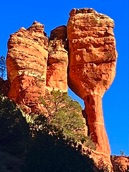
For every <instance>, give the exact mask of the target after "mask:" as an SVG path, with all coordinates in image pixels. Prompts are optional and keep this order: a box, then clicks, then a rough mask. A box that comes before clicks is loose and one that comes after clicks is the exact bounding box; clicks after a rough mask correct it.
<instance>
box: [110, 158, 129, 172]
mask: <svg viewBox="0 0 129 172" xmlns="http://www.w3.org/2000/svg"><path fill="white" fill-rule="evenodd" d="M111 160H112V164H113V169H114V172H128V171H129V157H127V156H112V158H111Z"/></svg>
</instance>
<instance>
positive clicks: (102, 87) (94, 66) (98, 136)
mask: <svg viewBox="0 0 129 172" xmlns="http://www.w3.org/2000/svg"><path fill="white" fill-rule="evenodd" d="M113 28H114V22H113V20H112V19H111V18H109V17H108V16H106V15H103V14H99V13H97V12H96V11H95V10H93V9H73V10H72V11H71V12H70V18H69V21H68V26H67V37H68V43H69V80H68V83H69V87H70V88H71V89H72V90H73V92H75V93H76V94H77V95H78V96H79V97H81V98H82V99H83V100H84V102H85V106H86V107H85V118H86V121H87V125H88V130H89V135H91V138H92V139H93V141H94V142H95V143H96V146H97V151H98V152H101V153H103V154H105V155H107V156H108V157H109V155H110V146H109V142H108V138H107V134H106V131H105V127H104V120H103V112H102V97H103V95H104V93H105V91H106V90H107V89H108V88H109V87H110V85H111V83H112V82H113V80H114V77H115V71H116V58H117V53H116V45H115V38H114V33H113Z"/></svg>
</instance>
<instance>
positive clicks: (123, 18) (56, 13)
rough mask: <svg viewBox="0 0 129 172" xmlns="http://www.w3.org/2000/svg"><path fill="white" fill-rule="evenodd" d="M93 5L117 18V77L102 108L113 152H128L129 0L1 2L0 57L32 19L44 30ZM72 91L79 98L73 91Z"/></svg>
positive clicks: (96, 8) (48, 29) (14, 0)
mask: <svg viewBox="0 0 129 172" xmlns="http://www.w3.org/2000/svg"><path fill="white" fill-rule="evenodd" d="M84 7H89V8H94V9H95V10H96V11H98V12H100V13H103V14H106V15H108V16H110V17H111V18H113V19H114V21H115V29H114V32H115V37H116V43H117V44H116V46H117V51H118V61H117V70H116V72H117V73H116V78H115V80H114V82H113V84H112V86H111V87H110V89H109V90H108V91H107V92H106V94H105V95H104V98H103V110H104V118H105V125H106V130H107V134H108V137H109V142H110V145H111V151H112V154H117V155H119V154H120V151H124V153H125V154H126V155H129V1H128V0H119V1H117V0H88V1H87V0H64V1H63V0H62V1H61V0H54V1H52V0H46V1H43V0H37V1H35V0H22V1H16V0H11V1H9V0H4V1H1V2H0V9H1V10H0V13H1V14H0V56H1V55H4V56H6V53H7V41H8V39H9V35H10V34H12V33H14V32H16V31H17V30H18V29H19V28H20V27H22V26H23V27H25V28H28V27H29V26H30V25H31V24H32V22H33V21H35V20H36V21H39V22H41V23H42V24H44V25H45V32H46V33H47V34H48V35H49V34H50V31H51V30H52V29H54V28H55V27H57V26H60V25H64V24H65V25H66V24H67V21H68V17H69V12H70V10H71V9H72V8H84ZM69 94H70V95H71V96H72V97H73V98H74V99H77V100H78V101H79V102H80V103H81V105H82V106H83V101H82V100H80V99H78V97H76V96H75V95H74V94H73V93H72V92H71V91H69Z"/></svg>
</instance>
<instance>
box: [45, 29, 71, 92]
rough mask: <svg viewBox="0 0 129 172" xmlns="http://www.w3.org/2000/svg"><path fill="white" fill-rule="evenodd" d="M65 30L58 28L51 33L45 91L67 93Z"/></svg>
mask: <svg viewBox="0 0 129 172" xmlns="http://www.w3.org/2000/svg"><path fill="white" fill-rule="evenodd" d="M66 33H67V28H66V26H60V27H57V28H56V29H54V30H52V31H51V35H50V41H49V49H48V51H49V54H48V62H47V78H46V79H47V80H46V86H47V89H50V90H51V89H55V90H62V91H64V92H67V88H68V86H67V85H68V84H67V66H68V52H67V50H66V49H67V41H66V38H67V35H66Z"/></svg>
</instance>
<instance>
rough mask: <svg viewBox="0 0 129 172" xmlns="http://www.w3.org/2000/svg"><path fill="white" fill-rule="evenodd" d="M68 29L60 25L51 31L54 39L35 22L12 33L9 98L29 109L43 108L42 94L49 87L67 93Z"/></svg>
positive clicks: (9, 46)
mask: <svg viewBox="0 0 129 172" xmlns="http://www.w3.org/2000/svg"><path fill="white" fill-rule="evenodd" d="M66 34H67V29H66V26H60V27H58V28H56V29H54V30H53V31H52V32H51V36H50V41H49V39H48V37H47V36H46V34H45V32H44V27H43V25H42V24H40V23H38V22H34V23H33V24H32V26H31V27H29V28H28V29H25V28H21V29H20V30H18V31H17V32H16V33H14V34H12V35H11V36H10V39H9V41H8V54H7V61H6V62H7V75H8V80H9V83H10V90H9V93H8V97H9V98H10V99H12V100H14V101H15V102H16V103H18V104H20V105H22V108H23V109H24V110H25V111H26V112H27V113H30V112H38V111H39V109H42V106H41V104H40V103H39V102H40V101H39V97H43V96H44V95H45V90H46V89H47V90H49V91H51V90H53V89H54V90H61V91H64V92H67V88H68V86H67V66H68V52H67V50H66V49H67V40H66V38H67V37H66Z"/></svg>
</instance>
